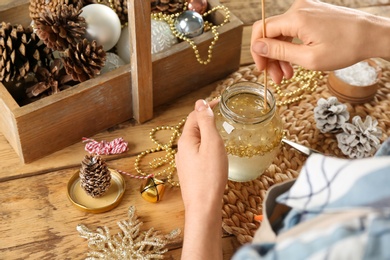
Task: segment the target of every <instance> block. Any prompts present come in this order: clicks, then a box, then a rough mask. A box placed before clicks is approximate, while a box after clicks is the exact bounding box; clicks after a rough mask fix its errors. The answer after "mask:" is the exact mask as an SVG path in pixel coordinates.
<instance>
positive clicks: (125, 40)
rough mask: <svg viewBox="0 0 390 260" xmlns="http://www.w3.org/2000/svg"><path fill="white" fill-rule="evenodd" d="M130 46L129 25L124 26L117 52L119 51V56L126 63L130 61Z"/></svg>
mask: <svg viewBox="0 0 390 260" xmlns="http://www.w3.org/2000/svg"><path fill="white" fill-rule="evenodd" d="M130 48H131V46H130V36H129V27H128V26H124V27H123V28H122V32H121V36H120V37H119V40H118V43H117V44H116V52H117V53H118V55H119V57H121V59H122V60H123V61H124V62H126V63H130Z"/></svg>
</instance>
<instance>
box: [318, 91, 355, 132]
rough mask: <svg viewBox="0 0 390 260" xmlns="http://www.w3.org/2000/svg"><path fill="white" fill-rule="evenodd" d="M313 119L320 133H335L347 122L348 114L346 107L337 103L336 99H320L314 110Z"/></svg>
mask: <svg viewBox="0 0 390 260" xmlns="http://www.w3.org/2000/svg"><path fill="white" fill-rule="evenodd" d="M314 119H315V121H316V126H317V128H318V129H319V130H320V131H321V132H322V133H335V132H338V131H340V130H341V126H342V125H344V124H345V122H347V121H348V119H349V113H348V110H347V106H346V105H344V104H341V103H340V102H338V100H337V98H336V97H330V98H328V100H325V99H323V98H320V99H319V100H318V102H317V107H315V108H314Z"/></svg>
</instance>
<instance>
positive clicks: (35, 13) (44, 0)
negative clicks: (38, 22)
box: [29, 0, 84, 20]
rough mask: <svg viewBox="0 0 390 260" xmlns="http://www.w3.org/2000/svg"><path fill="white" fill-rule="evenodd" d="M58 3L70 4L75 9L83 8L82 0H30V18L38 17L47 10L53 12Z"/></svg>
mask: <svg viewBox="0 0 390 260" xmlns="http://www.w3.org/2000/svg"><path fill="white" fill-rule="evenodd" d="M58 5H67V6H69V5H72V6H73V7H74V8H76V9H77V10H80V9H81V8H83V6H84V3H83V1H78V0H51V1H48V0H30V6H29V11H30V18H31V19H32V20H35V19H39V17H40V15H41V14H42V13H43V12H45V11H46V10H49V11H50V12H52V13H55V11H56V9H57V6H58Z"/></svg>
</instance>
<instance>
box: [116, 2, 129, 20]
mask: <svg viewBox="0 0 390 260" xmlns="http://www.w3.org/2000/svg"><path fill="white" fill-rule="evenodd" d="M113 8H114V11H115V13H116V14H117V15H118V17H119V20H120V21H121V24H122V25H124V24H127V23H128V21H129V18H128V15H127V13H128V11H127V0H114V5H113Z"/></svg>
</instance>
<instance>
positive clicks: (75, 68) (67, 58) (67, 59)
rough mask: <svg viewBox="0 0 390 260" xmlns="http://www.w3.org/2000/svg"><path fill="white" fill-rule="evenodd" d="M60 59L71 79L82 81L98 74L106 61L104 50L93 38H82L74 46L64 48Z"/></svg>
mask: <svg viewBox="0 0 390 260" xmlns="http://www.w3.org/2000/svg"><path fill="white" fill-rule="evenodd" d="M62 59H63V63H64V66H65V69H66V73H68V74H69V75H71V76H72V78H73V80H76V81H80V82H83V81H86V80H88V79H90V78H93V77H95V76H96V75H99V74H100V71H101V69H102V68H103V67H104V63H105V61H106V52H105V51H104V50H103V47H102V46H101V45H98V44H97V42H96V41H95V40H94V41H92V42H89V41H88V40H87V39H83V41H81V42H79V43H78V44H77V45H76V48H69V49H66V50H65V52H64V57H63V58H62Z"/></svg>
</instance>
